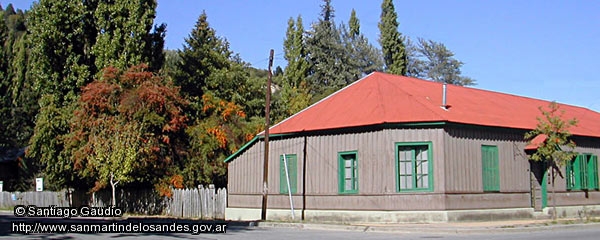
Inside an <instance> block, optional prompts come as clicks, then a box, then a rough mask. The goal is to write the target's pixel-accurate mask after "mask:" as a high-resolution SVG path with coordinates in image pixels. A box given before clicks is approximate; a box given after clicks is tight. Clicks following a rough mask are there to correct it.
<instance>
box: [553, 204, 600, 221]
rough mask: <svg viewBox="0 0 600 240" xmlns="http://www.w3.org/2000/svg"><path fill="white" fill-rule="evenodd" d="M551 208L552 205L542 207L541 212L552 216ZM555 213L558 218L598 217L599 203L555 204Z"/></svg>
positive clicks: (599, 212)
mask: <svg viewBox="0 0 600 240" xmlns="http://www.w3.org/2000/svg"><path fill="white" fill-rule="evenodd" d="M553 209H554V208H552V207H546V208H544V209H543V213H544V214H546V215H548V216H552V212H553V211H554V210H553ZM556 213H557V215H556V216H557V217H559V218H580V219H584V220H585V219H587V218H591V217H599V216H600V205H587V206H557V207H556Z"/></svg>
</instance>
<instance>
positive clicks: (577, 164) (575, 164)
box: [572, 155, 583, 190]
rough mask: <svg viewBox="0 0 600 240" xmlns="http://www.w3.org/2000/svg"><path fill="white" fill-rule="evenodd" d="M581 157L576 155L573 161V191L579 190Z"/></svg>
mask: <svg viewBox="0 0 600 240" xmlns="http://www.w3.org/2000/svg"><path fill="white" fill-rule="evenodd" d="M582 158H583V155H577V157H575V160H573V168H572V169H573V181H574V182H573V184H572V185H573V188H572V189H573V190H581V162H582V161H583V159H582Z"/></svg>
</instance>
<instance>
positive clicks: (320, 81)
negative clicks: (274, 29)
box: [306, 0, 356, 101]
mask: <svg viewBox="0 0 600 240" xmlns="http://www.w3.org/2000/svg"><path fill="white" fill-rule="evenodd" d="M306 47H307V48H306V49H307V54H308V60H309V63H310V70H309V75H310V76H309V78H308V79H309V86H310V89H311V92H310V93H311V94H313V101H316V100H319V99H321V98H323V97H325V96H327V95H329V94H331V93H333V92H334V91H336V90H338V89H340V88H342V87H344V86H346V85H347V84H349V83H351V82H352V81H354V80H356V76H355V75H354V74H352V73H351V71H350V68H351V67H350V65H349V64H348V63H347V61H345V60H346V53H345V49H344V45H343V44H342V40H341V37H340V31H339V30H338V29H337V27H336V25H335V21H334V9H333V6H332V5H331V0H323V5H321V14H320V17H319V20H318V21H317V22H316V23H314V24H313V25H312V29H311V30H310V31H309V35H308V38H307V41H306Z"/></svg>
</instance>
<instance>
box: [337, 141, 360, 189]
mask: <svg viewBox="0 0 600 240" xmlns="http://www.w3.org/2000/svg"><path fill="white" fill-rule="evenodd" d="M338 166H339V171H338V179H339V180H338V190H339V193H358V152H357V151H346V152H339V153H338Z"/></svg>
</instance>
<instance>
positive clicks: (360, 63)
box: [341, 9, 383, 79]
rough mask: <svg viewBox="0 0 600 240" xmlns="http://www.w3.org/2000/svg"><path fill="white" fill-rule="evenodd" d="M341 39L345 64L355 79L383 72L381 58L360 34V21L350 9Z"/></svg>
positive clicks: (375, 49)
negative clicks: (347, 64)
mask: <svg viewBox="0 0 600 240" xmlns="http://www.w3.org/2000/svg"><path fill="white" fill-rule="evenodd" d="M341 28H342V39H343V41H344V45H345V47H346V54H347V55H346V56H347V62H348V63H349V64H350V65H351V69H350V70H351V72H353V73H354V74H355V75H356V76H355V77H356V78H357V79H358V78H361V77H363V76H364V75H367V74H369V73H372V72H374V71H382V70H383V61H382V56H381V53H380V51H379V49H377V48H376V47H375V46H373V45H372V44H370V43H369V40H368V39H367V38H366V37H365V36H364V35H363V34H362V33H361V32H360V21H359V20H358V17H356V11H355V10H354V9H352V12H351V14H350V19H349V20H348V29H346V28H345V27H344V26H343V25H342V27H341Z"/></svg>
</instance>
